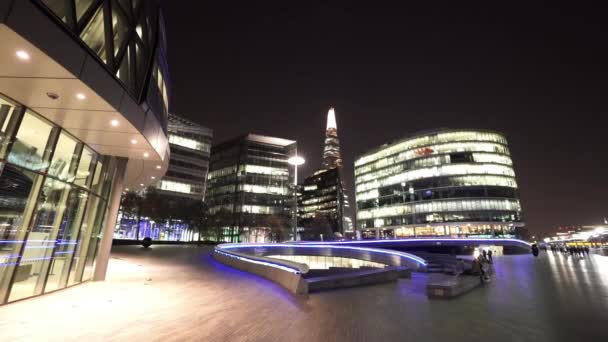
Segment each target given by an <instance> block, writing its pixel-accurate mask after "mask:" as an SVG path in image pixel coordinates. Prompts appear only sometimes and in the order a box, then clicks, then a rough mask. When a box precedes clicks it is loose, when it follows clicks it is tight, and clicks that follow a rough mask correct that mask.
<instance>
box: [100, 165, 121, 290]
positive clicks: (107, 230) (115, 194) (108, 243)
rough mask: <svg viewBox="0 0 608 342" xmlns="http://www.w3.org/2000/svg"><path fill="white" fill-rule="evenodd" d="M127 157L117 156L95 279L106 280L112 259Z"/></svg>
mask: <svg viewBox="0 0 608 342" xmlns="http://www.w3.org/2000/svg"><path fill="white" fill-rule="evenodd" d="M128 161H129V160H128V159H127V158H116V173H115V174H114V183H113V184H112V193H111V194H110V198H109V200H108V213H107V215H108V216H107V217H106V220H105V226H104V227H103V235H102V237H101V243H100V244H99V251H98V252H97V261H96V263H95V274H94V275H93V280H94V281H103V280H106V271H107V270H108V261H109V260H110V250H111V249H112V238H113V236H114V228H115V227H116V218H117V217H118V209H119V208H120V198H121V196H122V190H123V188H124V183H125V171H126V170H127V162H128Z"/></svg>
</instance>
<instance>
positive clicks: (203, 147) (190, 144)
mask: <svg viewBox="0 0 608 342" xmlns="http://www.w3.org/2000/svg"><path fill="white" fill-rule="evenodd" d="M169 143H170V144H174V145H179V146H182V147H185V148H189V149H192V150H197V151H202V152H207V153H209V152H211V145H210V144H209V143H205V142H201V141H197V140H194V139H190V138H185V137H182V136H179V135H175V134H169Z"/></svg>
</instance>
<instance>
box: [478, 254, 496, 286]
mask: <svg viewBox="0 0 608 342" xmlns="http://www.w3.org/2000/svg"><path fill="white" fill-rule="evenodd" d="M493 263H494V260H493V259H492V251H491V250H489V251H486V250H485V249H482V250H481V251H480V253H479V256H478V257H477V260H476V264H477V267H479V280H480V281H481V283H488V282H490V275H492V264H493Z"/></svg>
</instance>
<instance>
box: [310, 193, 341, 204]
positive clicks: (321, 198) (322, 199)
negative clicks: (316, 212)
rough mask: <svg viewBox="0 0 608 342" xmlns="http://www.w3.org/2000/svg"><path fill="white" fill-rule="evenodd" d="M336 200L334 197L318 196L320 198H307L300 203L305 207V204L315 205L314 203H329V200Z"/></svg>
mask: <svg viewBox="0 0 608 342" xmlns="http://www.w3.org/2000/svg"><path fill="white" fill-rule="evenodd" d="M334 198H336V196H331V195H330V196H320V197H313V198H309V199H305V200H303V201H302V204H303V205H307V204H315V203H321V202H325V201H329V200H331V199H334Z"/></svg>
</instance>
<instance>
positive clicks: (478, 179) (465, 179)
mask: <svg viewBox="0 0 608 342" xmlns="http://www.w3.org/2000/svg"><path fill="white" fill-rule="evenodd" d="M467 186H501V187H509V188H515V189H516V188H517V182H516V181H515V178H513V177H504V176H485V175H471V176H453V177H439V178H429V179H423V180H419V181H416V182H413V183H410V184H406V187H407V188H408V191H409V188H410V187H411V188H412V189H414V190H418V189H429V188H441V187H467ZM404 188H405V187H404ZM378 197H380V192H379V189H373V190H370V191H366V192H362V193H357V202H359V201H367V200H370V199H375V198H378Z"/></svg>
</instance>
